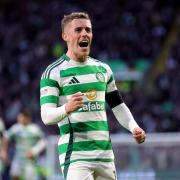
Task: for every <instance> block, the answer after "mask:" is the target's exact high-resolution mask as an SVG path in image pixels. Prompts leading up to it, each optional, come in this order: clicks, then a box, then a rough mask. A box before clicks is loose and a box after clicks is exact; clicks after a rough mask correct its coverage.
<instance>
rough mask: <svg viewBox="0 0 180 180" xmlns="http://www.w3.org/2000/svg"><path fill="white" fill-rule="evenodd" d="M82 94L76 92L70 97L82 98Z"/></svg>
mask: <svg viewBox="0 0 180 180" xmlns="http://www.w3.org/2000/svg"><path fill="white" fill-rule="evenodd" d="M83 95H84V94H83V93H82V92H78V93H75V94H73V95H72V97H78V96H83Z"/></svg>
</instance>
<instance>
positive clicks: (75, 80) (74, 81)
mask: <svg viewBox="0 0 180 180" xmlns="http://www.w3.org/2000/svg"><path fill="white" fill-rule="evenodd" d="M76 83H80V82H79V81H78V79H77V78H76V77H74V76H73V77H72V79H71V80H70V81H69V84H76Z"/></svg>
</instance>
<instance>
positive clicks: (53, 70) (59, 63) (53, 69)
mask: <svg viewBox="0 0 180 180" xmlns="http://www.w3.org/2000/svg"><path fill="white" fill-rule="evenodd" d="M68 61H69V60H68V59H67V57H66V56H65V55H62V56H61V57H60V58H59V59H57V60H55V61H54V62H53V63H51V64H50V65H49V66H47V68H46V69H45V71H44V72H43V74H42V77H41V79H49V78H51V76H53V75H55V74H57V72H58V71H59V70H61V69H63V67H64V66H65V65H66V64H67V63H68Z"/></svg>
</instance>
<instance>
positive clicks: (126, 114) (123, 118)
mask: <svg viewBox="0 0 180 180" xmlns="http://www.w3.org/2000/svg"><path fill="white" fill-rule="evenodd" d="M107 69H108V73H109V80H108V81H107V92H106V102H107V103H108V104H109V106H110V108H111V109H112V111H113V114H114V115H115V117H116V119H117V120H118V122H119V123H120V124H121V125H122V126H123V127H125V128H126V129H127V130H129V131H130V132H131V133H132V135H133V137H134V139H135V140H136V142H137V143H138V144H140V143H143V142H144V141H145V138H146V134H145V132H144V130H143V129H142V128H140V127H139V125H138V124H137V122H136V121H135V120H134V118H133V115H132V113H131V111H130V110H129V108H128V107H127V105H126V104H125V103H124V101H123V99H122V96H121V94H120V92H119V91H118V89H117V87H116V84H115V80H114V77H113V73H112V71H111V69H110V68H109V67H108V68H107Z"/></svg>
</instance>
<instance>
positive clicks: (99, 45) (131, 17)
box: [0, 0, 180, 180]
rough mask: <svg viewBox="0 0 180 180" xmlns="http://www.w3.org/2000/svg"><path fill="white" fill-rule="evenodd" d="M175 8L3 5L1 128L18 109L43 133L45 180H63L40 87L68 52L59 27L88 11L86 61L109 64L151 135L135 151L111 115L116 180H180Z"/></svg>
mask: <svg viewBox="0 0 180 180" xmlns="http://www.w3.org/2000/svg"><path fill="white" fill-rule="evenodd" d="M179 4H180V3H179V0H145V1H141V0H136V1H130V0H126V1H125V0H119V1H118V0H111V1H110V0H103V1H94V0H86V1H80V0H69V1H65V0H61V1H58V0H51V1H48V0H27V1H24V0H16V1H15V0H1V1H0V84H1V85H0V116H1V117H2V118H3V120H4V123H5V125H6V128H9V127H11V126H12V124H14V123H15V122H16V115H17V113H18V112H19V111H20V109H22V108H24V107H25V108H27V109H30V110H31V112H32V114H33V119H34V122H35V123H37V124H39V126H41V127H42V128H43V130H44V132H45V133H46V136H47V139H48V142H49V143H50V146H48V149H47V152H46V154H43V155H42V157H41V158H42V159H43V160H42V161H43V162H44V161H46V165H47V167H45V168H44V170H48V172H49V173H47V175H48V178H47V179H49V180H55V179H60V176H59V173H60V170H59V163H58V156H57V155H56V153H57V152H56V143H57V135H58V129H57V127H56V126H49V127H45V126H44V125H43V123H42V121H41V118H40V108H39V79H40V76H41V74H42V72H43V70H44V69H45V67H46V66H47V65H48V64H50V63H51V62H53V61H54V60H55V59H57V58H58V57H59V56H60V55H61V54H63V53H64V52H66V47H65V44H64V42H63V41H62V39H61V37H60V20H61V18H62V17H63V15H64V14H67V13H70V12H72V11H86V12H88V13H89V14H90V17H91V18H92V24H93V33H94V39H93V44H92V51H91V56H92V57H94V58H97V59H100V60H102V61H104V62H106V63H108V64H109V65H110V66H111V68H112V70H113V72H114V74H115V79H116V81H117V86H118V87H119V89H120V90H121V92H122V95H123V98H124V100H125V102H126V104H127V105H128V106H129V108H130V109H131V111H132V113H133V115H134V117H135V119H136V121H137V122H138V123H139V124H140V125H141V127H142V128H144V129H145V130H146V132H147V133H148V136H147V142H146V143H145V144H144V145H140V146H137V145H136V144H135V143H134V142H133V139H132V137H131V136H130V135H129V133H127V131H126V130H125V129H123V128H122V127H120V125H119V124H118V123H117V121H116V120H115V118H114V116H113V115H112V113H111V111H110V110H109V109H108V111H107V114H108V118H109V125H110V130H111V137H112V141H113V142H114V143H113V146H114V152H115V155H116V164H117V169H118V177H119V178H120V179H123V180H125V179H128V180H129V179H130V180H141V179H143V180H144V179H145V178H146V180H148V179H149V180H154V179H158V180H161V179H162V180H164V179H167V180H178V179H180V171H179V169H180V156H179V152H180V134H179V131H180V93H179V90H180V70H179V69H180V28H179V27H180V6H179Z"/></svg>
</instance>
